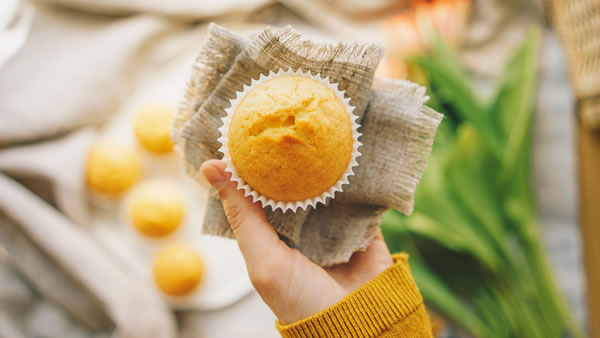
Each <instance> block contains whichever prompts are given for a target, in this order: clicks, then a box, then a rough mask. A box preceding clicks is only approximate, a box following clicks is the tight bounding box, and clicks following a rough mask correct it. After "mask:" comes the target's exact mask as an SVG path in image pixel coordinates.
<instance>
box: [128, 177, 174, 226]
mask: <svg viewBox="0 0 600 338" xmlns="http://www.w3.org/2000/svg"><path fill="white" fill-rule="evenodd" d="M184 214H185V203H184V201H183V196H182V195H181V192H180V191H179V190H178V189H177V188H176V187H175V186H173V184H171V183H169V182H167V181H161V180H152V181H148V182H144V183H142V184H141V185H140V186H138V187H136V188H135V190H134V191H133V193H132V194H131V200H130V208H129V216H130V219H131V222H132V223H133V225H134V227H135V228H136V229H137V231H139V232H140V233H141V234H143V235H145V236H148V237H153V238H159V237H164V236H167V235H169V234H171V233H173V232H174V231H175V230H177V229H178V228H179V227H180V226H181V223H182V222H183V218H184Z"/></svg>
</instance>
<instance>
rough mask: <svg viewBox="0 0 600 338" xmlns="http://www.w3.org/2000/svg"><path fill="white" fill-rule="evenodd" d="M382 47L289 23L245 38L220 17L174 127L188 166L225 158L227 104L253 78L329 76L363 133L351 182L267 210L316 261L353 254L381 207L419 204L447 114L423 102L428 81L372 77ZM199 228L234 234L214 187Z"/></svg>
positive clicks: (193, 172)
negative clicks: (322, 37)
mask: <svg viewBox="0 0 600 338" xmlns="http://www.w3.org/2000/svg"><path fill="white" fill-rule="evenodd" d="M381 55H382V50H381V48H380V47H378V46H376V45H374V44H369V43H366V44H360V43H354V44H345V43H337V44H325V43H314V42H311V41H307V40H302V39H301V36H300V35H299V34H298V33H296V32H295V31H294V30H293V29H292V28H290V27H286V28H282V29H277V30H273V29H271V28H267V29H265V30H264V31H263V32H262V33H261V34H259V35H258V36H256V37H255V38H253V39H252V40H247V39H245V38H243V37H240V36H237V35H235V34H233V33H232V32H229V31H227V30H226V29H224V28H222V27H219V26H217V25H214V24H212V25H210V27H209V33H208V38H207V40H206V43H205V45H204V46H203V48H202V50H201V52H200V55H199V57H198V59H197V61H196V63H195V64H194V68H193V74H192V78H191V80H190V82H189V86H188V89H187V92H186V95H185V99H184V100H183V102H182V105H181V107H180V111H179V116H178V117H177V118H176V120H175V121H174V124H173V128H172V137H173V139H174V141H175V143H176V144H177V148H178V151H179V152H180V154H181V156H182V158H183V162H184V164H185V169H186V172H187V174H189V175H190V176H192V177H194V178H195V179H196V180H197V181H198V182H201V183H202V184H205V183H203V181H202V179H201V178H200V175H199V172H198V169H199V168H200V166H201V165H202V163H203V162H204V161H206V160H208V159H213V158H217V159H219V158H221V157H222V154H220V153H219V152H218V148H219V146H220V144H219V143H218V142H217V138H218V137H219V132H218V131H217V128H218V127H219V126H221V118H222V117H223V116H224V115H225V112H224V108H226V107H228V105H229V101H230V100H231V99H233V98H234V97H235V93H236V91H239V90H241V89H242V87H243V85H248V84H250V82H251V80H252V79H253V78H258V77H259V76H260V74H268V73H269V71H277V70H279V69H280V68H284V69H288V68H292V69H294V70H298V69H301V70H304V71H311V72H313V74H316V73H319V74H321V75H325V76H329V78H330V80H331V81H332V82H336V83H339V85H340V89H341V90H345V91H346V95H347V96H348V97H350V98H351V101H350V102H351V104H352V105H354V106H355V107H356V111H355V113H357V114H359V116H360V118H359V123H360V124H361V129H360V131H361V132H362V133H363V136H362V137H361V139H360V140H361V141H362V143H363V146H362V147H361V148H360V151H361V153H362V156H361V157H359V159H358V161H359V166H358V169H357V170H356V175H355V176H353V177H351V178H350V185H347V186H345V187H344V191H343V192H342V193H338V194H336V197H335V199H334V200H332V201H330V203H328V205H327V206H323V205H319V206H317V207H316V208H315V209H309V210H306V211H299V212H296V213H294V212H291V211H288V212H285V213H284V212H282V211H281V210H277V211H272V210H271V209H270V208H267V209H266V211H267V216H268V218H269V220H270V221H271V223H272V224H273V227H274V228H275V230H276V231H277V233H278V234H279V235H280V237H281V238H282V239H283V240H284V241H285V242H286V243H287V244H288V245H290V246H292V247H295V248H297V249H298V250H299V251H301V252H302V253H303V254H304V255H306V256H307V257H308V258H310V259H311V260H312V261H314V262H315V263H317V264H319V265H322V266H330V265H334V264H338V263H342V262H347V261H348V260H349V258H350V256H351V255H352V253H354V252H355V251H357V250H363V249H365V248H366V246H367V245H368V243H369V242H370V241H371V240H372V238H373V236H375V234H376V232H377V228H378V225H379V223H380V216H381V214H382V213H383V212H384V211H385V210H386V209H388V208H390V207H393V208H396V209H398V210H400V211H402V212H404V213H405V214H410V213H411V212H412V209H413V196H414V192H415V189H416V187H417V184H418V182H419V180H420V178H421V176H422V174H423V170H424V169H425V165H426V161H427V157H428V156H429V153H430V151H431V145H432V143H433V138H434V135H435V132H436V129H437V126H438V124H439V123H440V121H441V118H442V116H441V115H440V114H438V113H437V112H435V111H433V110H432V109H430V108H427V107H426V106H424V103H425V101H426V100H427V97H426V96H425V88H423V87H420V86H418V85H416V84H414V83H410V82H407V81H397V80H374V72H375V68H376V66H377V64H378V63H379V60H380V58H381ZM211 191H212V193H211V197H210V198H209V200H208V202H207V203H208V205H207V208H206V215H205V218H204V225H203V232H204V233H206V234H211V235H218V236H225V237H233V233H232V231H231V228H230V226H229V224H228V222H227V218H226V217H225V213H224V211H223V206H222V204H221V202H220V201H219V200H218V199H217V198H216V195H215V194H214V190H211Z"/></svg>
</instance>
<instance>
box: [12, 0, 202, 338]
mask: <svg viewBox="0 0 600 338" xmlns="http://www.w3.org/2000/svg"><path fill="white" fill-rule="evenodd" d="M192 28H193V27H189V26H184V25H181V24H177V23H173V22H171V21H169V20H167V19H164V18H160V17H153V16H149V15H139V16H132V17H118V18H111V17H105V16H94V15H87V14H82V13H77V12H73V11H71V10H62V9H60V8H38V10H37V11H36V15H35V17H34V22H33V25H32V27H31V32H30V35H29V38H28V40H27V41H26V43H25V45H24V47H23V49H21V50H20V51H19V52H18V53H17V54H16V55H15V56H14V57H13V58H11V59H10V60H9V61H8V62H7V63H6V64H4V65H2V68H1V69H0V112H1V113H0V173H2V174H0V246H1V247H4V248H5V249H6V251H7V252H8V256H9V257H10V259H11V261H12V262H13V263H14V264H15V266H16V267H17V268H18V270H19V271H20V272H21V273H22V274H23V275H24V276H26V277H27V279H28V280H30V282H31V283H32V284H33V285H34V286H35V287H36V289H37V291H38V292H39V293H40V294H41V295H42V296H43V297H44V298H45V299H49V300H51V301H53V302H54V303H56V304H59V305H60V306H61V307H62V308H64V309H65V310H66V311H67V312H68V313H70V314H71V315H72V316H73V317H74V318H75V319H77V320H79V321H81V322H83V323H85V324H86V325H88V326H89V327H90V328H93V329H95V330H98V331H105V332H110V333H112V335H113V336H115V337H165V338H171V337H175V336H176V325H175V321H174V318H173V315H172V313H171V312H170V311H169V309H168V308H167V307H166V306H165V305H164V303H163V302H162V301H161V299H160V298H159V296H158V295H157V293H156V292H155V290H153V289H151V288H148V287H144V285H145V284H143V283H139V282H138V281H137V280H135V279H134V277H132V275H131V274H130V273H129V272H128V271H127V269H124V268H123V266H121V265H119V261H118V260H117V259H114V258H113V257H112V256H111V254H110V253H109V252H108V251H107V250H105V249H104V248H103V247H102V246H101V245H100V243H101V241H99V240H98V239H97V238H95V237H94V234H92V233H91V232H89V231H86V230H89V228H88V227H89V225H90V220H89V219H88V217H89V214H88V212H87V198H86V196H87V194H86V192H85V180H84V164H85V159H86V156H87V151H88V147H89V145H90V144H91V142H93V139H94V137H95V133H94V132H93V131H92V130H81V131H75V132H72V133H69V132H70V131H72V130H76V129H78V128H81V127H84V126H90V125H100V124H101V123H102V122H104V121H105V120H106V119H107V118H109V117H110V116H111V114H112V113H113V112H115V111H116V110H117V106H118V105H119V104H121V103H122V102H123V101H124V99H125V98H126V96H127V95H128V93H129V92H131V91H132V90H133V89H134V88H135V87H136V86H139V85H140V83H141V82H142V81H143V80H144V79H145V77H146V76H147V75H148V74H151V73H153V72H154V71H155V69H157V68H158V67H160V66H162V65H164V64H165V63H166V62H167V61H169V60H170V59H172V58H173V57H176V56H177V53H179V52H180V51H182V50H184V48H189V47H188V46H189V43H190V42H191V41H196V40H197V39H199V38H201V34H204V32H205V29H202V30H201V31H200V30H194V29H192ZM191 38H193V40H192V39H191ZM67 133H69V134H67ZM57 134H58V135H61V134H63V135H64V136H63V137H58V138H53V139H49V138H50V137H55V136H56V135H57ZM40 140H43V142H37V143H35V142H34V141H40ZM25 141H26V142H28V143H27V144H22V143H23V142H25ZM5 175H10V176H13V177H16V178H19V179H22V180H28V179H29V180H31V181H35V182H36V184H35V185H36V186H44V187H49V189H47V190H50V191H51V194H48V196H44V198H46V199H47V201H48V203H47V201H45V200H42V199H40V197H38V196H36V195H35V194H34V193H33V192H32V191H29V190H27V189H26V188H25V187H24V186H22V185H20V184H19V183H18V182H16V181H14V180H11V179H10V178H8V177H7V176H5ZM36 192H38V191H37V190H36ZM40 195H42V194H40ZM3 305H4V304H0V312H1V311H5V312H9V313H12V312H13V311H14V312H15V313H13V317H14V318H17V320H19V321H20V320H22V321H24V322H16V323H15V326H16V327H25V326H26V325H27V322H25V321H26V320H27V318H28V317H26V316H24V315H23V314H22V313H21V314H19V313H18V312H16V311H17V310H18V308H16V307H14V308H10V307H9V308H4V307H3ZM3 329H4V327H3V326H2V324H1V323H0V336H1V335H2V334H3V333H4V332H3ZM25 336H27V334H25Z"/></svg>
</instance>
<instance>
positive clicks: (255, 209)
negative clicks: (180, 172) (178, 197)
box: [200, 160, 287, 270]
mask: <svg viewBox="0 0 600 338" xmlns="http://www.w3.org/2000/svg"><path fill="white" fill-rule="evenodd" d="M225 168H226V164H225V163H224V162H222V161H218V160H209V161H206V162H204V164H202V167H201V168H200V172H201V173H202V175H203V176H204V178H205V179H206V180H207V181H208V183H210V185H212V186H213V188H215V190H216V191H217V194H218V195H219V198H220V199H221V201H222V202H223V208H224V209H225V214H226V215H227V220H228V221H229V224H231V229H232V230H233V233H234V235H235V238H236V239H237V241H238V245H239V247H240V250H241V251H242V254H243V255H244V259H245V260H246V264H247V265H248V269H249V270H250V269H251V268H253V267H256V266H258V265H259V264H260V263H261V262H263V261H264V260H265V257H266V256H267V255H273V254H274V252H273V250H285V249H287V247H286V246H285V244H284V243H283V242H282V241H281V240H280V239H279V236H277V233H276V232H275V230H274V229H273V226H272V225H271V224H270V223H269V221H268V220H267V217H266V214H265V210H264V209H263V208H262V206H261V205H260V204H259V203H253V202H252V197H244V193H243V191H242V190H238V189H237V183H236V182H232V181H231V180H230V178H231V174H230V173H227V172H225Z"/></svg>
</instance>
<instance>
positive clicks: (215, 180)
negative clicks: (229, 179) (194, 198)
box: [202, 165, 225, 190]
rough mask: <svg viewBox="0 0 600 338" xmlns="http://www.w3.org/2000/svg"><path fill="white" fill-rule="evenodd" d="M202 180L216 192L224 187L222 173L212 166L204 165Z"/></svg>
mask: <svg viewBox="0 0 600 338" xmlns="http://www.w3.org/2000/svg"><path fill="white" fill-rule="evenodd" d="M202 174H203V175H204V178H205V179H206V181H208V183H209V184H210V185H212V187H213V188H215V189H216V190H219V189H221V187H223V185H225V176H223V173H222V172H221V171H220V170H219V169H217V168H215V167H214V166H212V165H206V166H204V167H203V168H202Z"/></svg>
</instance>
